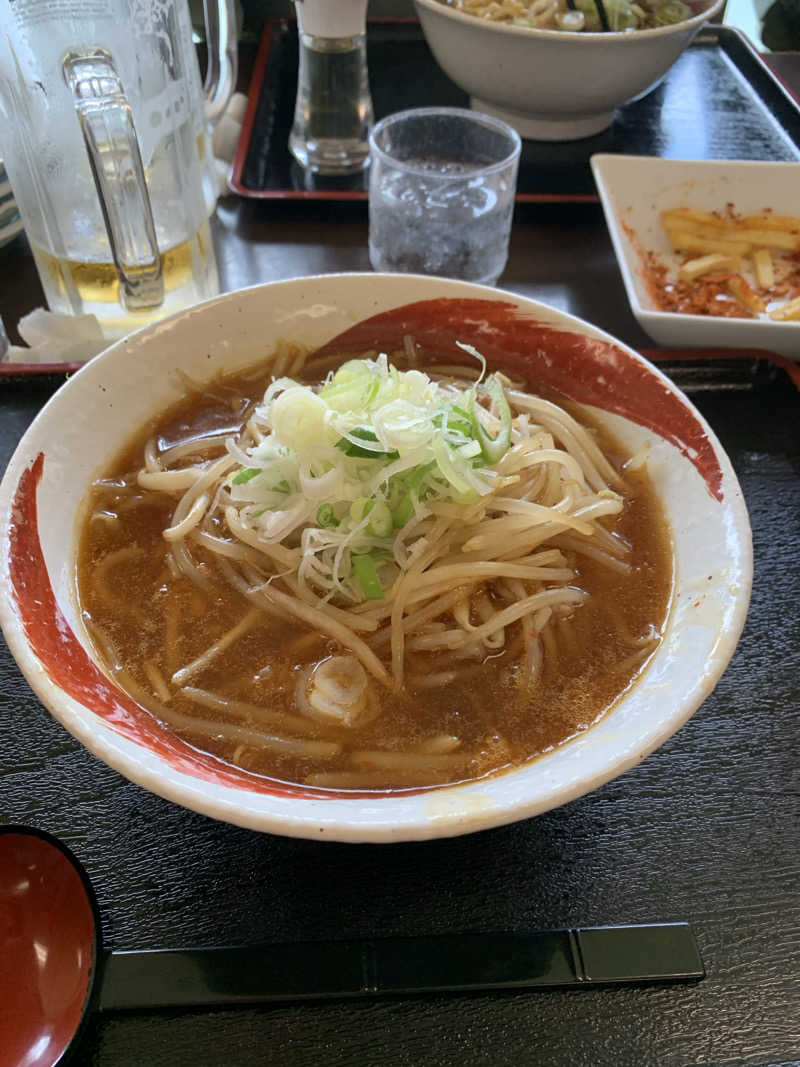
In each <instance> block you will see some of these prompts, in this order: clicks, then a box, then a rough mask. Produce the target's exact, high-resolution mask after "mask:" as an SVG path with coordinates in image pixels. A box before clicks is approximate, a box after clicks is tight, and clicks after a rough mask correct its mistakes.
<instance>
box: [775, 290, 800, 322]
mask: <svg viewBox="0 0 800 1067" xmlns="http://www.w3.org/2000/svg"><path fill="white" fill-rule="evenodd" d="M769 317H770V318H771V319H774V320H775V322H796V321H797V320H798V319H800V296H796V297H795V298H794V300H790V301H789V303H788V304H784V305H783V307H779V308H775V310H774V311H770V313H769Z"/></svg>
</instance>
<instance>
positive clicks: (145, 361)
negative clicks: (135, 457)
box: [0, 274, 752, 841]
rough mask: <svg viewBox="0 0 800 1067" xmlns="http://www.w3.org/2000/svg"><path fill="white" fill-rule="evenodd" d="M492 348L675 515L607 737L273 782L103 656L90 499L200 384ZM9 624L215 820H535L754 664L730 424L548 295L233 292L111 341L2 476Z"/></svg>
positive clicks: (51, 677)
mask: <svg viewBox="0 0 800 1067" xmlns="http://www.w3.org/2000/svg"><path fill="white" fill-rule="evenodd" d="M345 333H346V334H347V338H348V340H350V341H359V342H363V344H364V347H365V348H367V347H370V346H372V345H377V346H379V347H383V348H385V349H391V348H393V347H400V346H401V344H402V337H403V336H404V335H405V334H407V333H412V334H413V335H414V336H415V337H416V338H417V340H418V341H419V342H420V343H422V344H425V343H426V342H430V343H435V344H436V345H438V346H440V347H441V346H445V347H446V346H450V347H453V345H454V342H455V340H461V341H464V342H468V343H472V344H474V345H476V346H477V347H478V348H480V350H481V351H482V352H483V353H484V354H485V355H486V356H487V358H488V360H489V363H490V364H491V365H494V366H506V367H508V368H514V367H517V368H520V367H526V368H528V369H529V371H530V374H531V376H532V378H533V379H534V380H536V379H538V380H540V381H541V382H542V383H543V384H544V385H547V386H549V387H555V388H558V389H560V390H561V391H562V392H563V393H565V394H566V395H567V396H570V397H572V398H573V399H575V400H577V401H580V402H582V403H585V404H590V405H592V406H593V408H594V409H595V412H596V413H602V416H601V417H602V419H603V421H605V422H606V423H607V424H608V425H609V426H610V428H611V430H612V431H613V432H614V433H615V434H616V435H617V437H618V438H620V439H621V440H622V441H623V443H625V444H626V445H627V446H628V448H629V449H630V450H631V452H635V451H638V450H639V449H640V448H641V447H643V446H644V445H645V444H647V445H649V446H650V453H649V460H648V469H649V472H650V475H651V477H652V479H653V482H654V484H655V486H656V490H657V492H658V495H659V497H660V499H661V502H662V504H663V508H664V511H665V514H666V516H667V518H668V521H669V523H670V525H671V532H672V536H673V540H674V545H675V571H676V584H675V590H674V597H673V601H672V606H671V610H670V613H669V618H668V622H667V625H666V630H665V635H664V640H663V642H662V644H661V646H660V647H659V649H658V651H657V652H656V654H655V656H654V657H653V659H652V660H651V661H650V662H649V664H648V666H647V668H646V670H645V672H644V674H643V676H642V677H641V678H640V679H639V680H638V682H637V683H636V684H635V685H634V686H632V687H631V688H630V689H629V690H628V691H627V692H626V693H625V694H624V695H623V696H622V697H621V698H620V699H619V700H618V702H617V703H616V705H615V706H614V707H613V708H612V710H611V711H610V712H609V713H608V714H607V715H606V716H605V718H604V719H603V720H602V721H600V722H599V723H597V724H596V725H595V726H593V727H592V728H591V729H590V730H588V731H586V732H585V733H583V734H581V735H580V736H578V737H576V738H574V739H573V740H571V741H569V742H567V743H565V744H564V745H562V746H561V747H559V748H557V749H555V750H553V751H551V752H549V753H547V754H546V755H544V756H542V757H540V758H539V759H537V760H534V761H533V762H531V763H529V764H526V765H524V766H521V767H518V768H517V769H515V770H511V771H507V772H505V773H501V774H497V775H495V776H494V777H491V778H488V779H484V780H481V781H477V782H474V783H470V784H464V785H458V786H446V787H440V788H430V789H417V790H414V791H409V792H396V793H390V792H386V793H375V794H364V793H361V794H357V793H346V792H341V791H339V792H337V791H328V790H320V789H314V788H311V787H307V786H299V785H298V786H293V785H287V784H284V783H277V782H273V781H270V780H268V779H264V778H259V777H257V776H255V775H253V774H250V773H248V772H246V771H243V770H239V769H237V768H235V767H231V766H230V765H229V764H227V763H224V762H223V761H221V760H219V759H217V758H215V757H212V756H209V755H204V754H202V753H200V752H198V751H197V750H196V749H194V748H193V747H191V746H190V745H188V744H186V743H185V742H183V741H181V740H180V739H178V738H177V737H176V736H175V735H173V734H172V733H171V732H170V731H169V730H168V729H166V728H165V727H163V726H161V725H160V724H159V723H157V722H156V720H154V719H153V718H152V717H151V716H150V715H149V714H148V713H146V712H145V711H143V709H141V708H140V707H139V706H138V705H137V704H136V703H135V702H134V701H133V700H132V699H131V698H130V697H128V696H127V695H126V694H125V693H123V692H121V691H120V690H119V689H117V688H116V687H115V686H114V684H113V683H112V682H111V681H109V679H108V678H107V677H106V675H105V674H104V673H103V671H102V670H101V669H100V668H99V666H98V665H97V664H96V663H95V662H94V658H93V652H92V650H91V644H90V642H89V640H88V637H87V635H86V633H85V631H84V629H83V626H82V624H81V618H80V613H79V609H78V605H77V603H76V599H75V590H74V568H75V556H76V547H77V538H78V533H79V530H78V517H79V515H80V513H81V505H82V502H83V501H84V498H85V495H86V493H87V490H88V488H89V485H90V483H91V482H92V480H93V478H95V477H96V476H97V475H98V474H99V473H100V472H101V471H102V470H103V468H104V467H105V466H106V465H107V464H108V463H109V461H110V460H111V459H113V457H114V456H115V454H116V453H117V452H118V451H119V449H120V448H121V446H122V445H123V444H124V443H126V442H127V441H128V440H129V439H130V438H131V437H132V436H133V435H134V434H135V433H136V432H138V431H139V430H140V428H141V427H142V425H143V424H144V423H145V421H146V420H148V419H150V418H151V417H152V416H153V415H154V414H158V413H159V412H161V411H162V410H163V409H165V408H166V407H167V406H169V405H170V404H171V403H172V402H173V401H175V400H177V399H178V398H179V396H180V393H181V386H180V380H179V377H178V375H177V374H176V373H174V372H175V371H178V370H180V371H182V372H185V373H186V374H188V375H190V376H191V377H192V378H193V379H195V380H197V379H200V380H203V379H206V378H210V377H211V376H212V375H214V374H216V373H218V372H220V371H234V370H236V369H237V368H242V367H245V366H248V365H251V364H253V363H254V362H256V361H257V360H258V359H259V358H262V357H264V356H265V355H266V354H267V353H269V352H270V350H271V349H272V348H273V347H274V346H275V344H276V342H278V341H279V340H282V339H295V340H297V341H299V342H302V343H303V344H307V345H313V346H320V345H323V344H326V343H327V342H330V341H331V340H332V339H334V338H336V337H338V336H339V335H342V334H345ZM0 515H2V516H3V520H4V521H3V529H2V540H0V623H1V624H2V629H3V633H4V634H5V637H6V640H7V642H8V645H9V648H10V649H11V652H12V654H13V655H14V657H15V658H16V660H17V663H18V664H19V666H20V668H21V670H22V672H23V674H24V675H25V677H26V678H27V680H28V682H29V683H30V685H31V687H32V688H33V690H34V692H35V693H36V695H37V696H38V697H39V699H40V700H41V701H42V703H43V704H44V705H45V707H47V708H48V709H49V710H50V712H51V713H52V714H53V715H54V716H55V717H56V718H57V719H58V721H59V722H60V723H62V724H63V726H64V727H65V728H66V729H67V730H69V731H70V733H72V734H73V735H74V736H75V737H76V738H78V740H79V741H81V742H82V743H83V744H84V745H85V746H86V747H87V748H88V749H89V750H90V751H91V752H93V753H94V754H95V755H96V756H97V757H98V758H99V759H101V760H103V761H104V762H105V763H107V764H109V765H110V766H112V767H114V768H116V769H117V770H118V771H119V772H120V773H121V774H123V775H125V776H126V777H127V778H129V779H131V780H132V781H134V782H136V783H138V784H139V785H141V786H143V787H144V788H145V789H149V790H151V791H152V792H154V793H156V794H158V795H160V796H162V797H165V798H167V799H168V800H171V801H174V802H175V803H178V804H182V805H184V806H185V807H187V808H191V809H193V810H195V811H199V812H203V813H204V814H206V815H209V816H212V817H213V818H217V819H222V820H225V821H227V822H231V823H235V824H237V825H241V826H246V827H251V828H253V829H256V830H262V831H267V832H270V833H276V834H285V835H289V836H295V837H306V838H313V839H315V840H319V841H324V840H338V841H399V840H413V839H424V838H434V837H446V836H451V835H456V834H463V833H468V832H470V831H474V830H480V829H485V828H487V827H491V826H497V825H500V824H503V823H508V822H512V821H514V820H518V819H525V818H529V817H530V816H533V815H537V814H539V813H541V812H544V811H547V810H549V809H551V808H554V807H556V806H558V805H560V804H564V803H566V802H567V801H569V800H573V799H575V798H576V797H579V796H581V795H582V794H585V793H587V792H589V791H590V790H592V789H596V788H597V787H598V786H601V785H602V784H603V783H605V782H607V781H609V780H610V779H612V778H614V777H616V776H617V775H619V774H622V773H623V772H624V771H626V770H628V769H629V768H630V767H633V766H635V765H636V764H637V763H638V762H639V761H640V760H642V759H643V758H644V757H645V756H647V755H648V753H650V752H652V751H653V750H654V749H655V748H657V747H658V746H659V745H661V744H663V742H664V741H666V740H667V739H668V738H669V737H670V736H671V735H672V734H673V733H674V732H675V731H676V730H677V729H678V728H679V727H680V726H681V725H683V724H684V723H685V722H686V720H687V719H688V718H689V717H690V716H691V715H692V714H693V713H694V712H695V711H696V710H697V708H698V707H699V706H700V704H701V703H702V702H703V700H704V699H705V698H706V697H707V696H708V694H709V693H710V692H711V690H712V689H713V687H714V685H715V684H716V682H717V681H718V679H719V678H720V676H721V674H722V672H723V671H724V669H725V667H726V665H727V663H728V661H729V660H730V658H731V656H732V655H733V652H734V649H735V647H736V643H737V640H738V638H739V634H740V632H741V629H742V626H743V624H744V620H745V615H746V612H747V607H748V602H749V596H750V586H751V579H752V549H751V539H750V527H749V523H748V518H747V512H746V508H745V505H744V502H743V499H742V494H741V490H740V488H739V485H738V482H737V480H736V476H735V474H734V472H733V469H732V467H731V464H730V462H729V460H728V458H727V456H726V455H725V453H724V451H723V450H722V448H721V446H720V444H719V442H718V441H717V439H716V437H715V436H714V434H713V432H712V430H711V429H710V427H709V426H708V425H707V423H706V422H705V421H704V419H703V418H702V416H701V415H700V414H699V413H698V412H697V411H696V410H695V409H694V407H693V406H692V405H691V403H690V402H689V401H688V400H687V399H686V397H685V396H684V395H683V394H682V393H681V392H680V391H679V390H678V389H677V388H676V387H675V386H674V385H673V384H672V383H671V382H670V381H669V380H668V379H667V378H666V377H664V375H662V374H661V373H660V372H659V371H658V370H657V369H655V368H654V367H653V366H652V365H650V364H649V363H647V362H646V361H645V360H644V359H642V358H641V357H640V356H639V355H637V354H636V353H634V352H633V351H632V350H631V349H629V348H627V347H626V346H625V345H623V344H621V343H620V342H618V341H615V340H614V339H613V338H612V337H610V336H609V335H607V334H605V333H603V332H602V331H600V330H598V329H595V328H594V327H593V326H590V325H588V324H587V323H585V322H582V321H580V320H579V319H576V318H573V317H572V316H570V315H566V314H564V313H563V312H560V311H556V310H553V309H552V308H549V307H546V306H545V305H543V304H539V303H537V302H535V301H532V300H527V299H525V298H523V297H519V296H516V295H514V294H512V293H507V292H503V291H500V290H496V289H489V288H484V287H482V286H476V285H471V284H468V283H465V282H456V281H447V280H442V279H438V278H430V277H418V276H413V275H380V274H377V275H373V274H365V275H358V274H342V275H328V276H324V277H314V278H301V279H297V280H293V281H286V282H276V283H272V284H268V285H262V286H256V287H254V288H251V289H245V290H242V291H239V292H235V293H229V294H227V295H224V296H221V297H218V298H216V299H214V300H211V301H209V302H207V303H204V304H200V305H198V306H196V307H194V308H192V309H191V310H188V311H184V312H181V313H179V314H177V315H174V316H172V317H171V318H168V319H164V320H163V321H161V322H158V323H155V324H153V325H152V326H148V327H146V328H145V329H143V330H141V331H139V332H138V333H136V334H133V335H131V336H130V337H128V338H127V339H125V340H122V341H119V342H118V343H116V344H114V345H112V346H111V347H110V348H109V349H107V350H106V351H105V352H104V353H102V354H101V355H99V356H97V357H95V358H94V359H93V360H91V361H90V362H89V363H88V364H86V366H85V367H84V368H83V369H82V370H80V371H79V372H78V373H77V374H76V375H75V376H74V377H73V378H71V379H69V381H67V382H66V383H65V384H64V385H63V386H62V387H61V388H60V389H59V390H58V392H57V393H56V394H55V395H54V396H53V397H52V399H51V400H50V401H49V402H48V403H47V404H46V405H45V407H44V408H43V409H42V411H41V412H40V413H39V415H38V416H37V418H36V419H35V420H34V422H33V423H32V424H31V426H30V428H29V429H28V431H27V433H26V434H25V436H24V437H23V439H22V441H21V442H20V444H19V447H18V448H17V450H16V452H15V454H14V456H13V458H12V460H11V462H10V464H9V466H8V469H7V471H6V473H5V477H4V478H3V481H2V484H1V485H0Z"/></svg>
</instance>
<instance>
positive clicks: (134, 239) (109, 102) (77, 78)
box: [62, 48, 164, 311]
mask: <svg viewBox="0 0 800 1067" xmlns="http://www.w3.org/2000/svg"><path fill="white" fill-rule="evenodd" d="M62 70H63V73H64V80H65V81H66V83H67V85H68V86H69V88H70V89H71V90H72V94H73V98H74V99H73V102H74V104H75V110H76V112H77V114H78V121H79V122H80V126H81V131H82V133H83V139H84V141H85V143H86V151H87V152H88V153H89V164H90V166H91V168H92V175H93V177H94V183H95V187H96V189H97V195H98V197H99V199H100V208H101V210H102V212H103V220H104V222H105V224H106V233H107V234H108V242H109V244H110V245H111V255H112V256H113V259H114V265H115V266H116V269H117V276H118V277H119V285H120V302H121V303H122V305H123V306H124V307H125V308H126V310H128V311H142V310H144V309H145V308H156V307H160V306H161V304H162V303H163V302H164V278H163V275H162V270H161V255H160V253H159V251H158V242H157V240H156V228H155V224H154V222H153V211H152V208H151V206H150V194H149V193H148V191H147V184H146V182H145V178H144V167H143V166H142V156H141V153H140V151H139V142H138V141H137V139H136V131H135V130H134V128H133V119H132V117H131V109H130V105H129V104H128V101H127V99H126V97H125V93H124V92H123V89H122V85H121V83H120V80H119V75H118V74H117V72H116V69H115V67H114V61H113V59H112V57H111V55H110V53H108V52H106V51H105V50H104V49H102V48H91V49H87V50H86V51H83V52H67V54H66V55H65V56H64V59H63V60H62Z"/></svg>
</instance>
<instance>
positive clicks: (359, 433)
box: [336, 426, 400, 459]
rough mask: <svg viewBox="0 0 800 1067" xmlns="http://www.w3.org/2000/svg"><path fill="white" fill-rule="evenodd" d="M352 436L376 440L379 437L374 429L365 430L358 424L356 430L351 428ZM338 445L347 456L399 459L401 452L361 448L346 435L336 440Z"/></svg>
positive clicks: (365, 439) (364, 439) (363, 439)
mask: <svg viewBox="0 0 800 1067" xmlns="http://www.w3.org/2000/svg"><path fill="white" fill-rule="evenodd" d="M350 435H351V437H358V438H359V439H360V440H361V441H375V442H377V440H378V437H377V434H375V433H374V432H373V431H372V430H365V429H362V427H360V426H357V427H356V428H355V429H354V430H350ZM336 447H337V448H338V449H340V450H341V451H342V452H344V454H345V455H346V456H360V457H361V459H398V458H399V456H400V453H399V452H381V451H380V450H377V449H374V448H360V447H359V446H358V445H356V444H354V443H353V442H352V441H348V439H347V438H346V437H342V438H341V439H340V440H338V441H337V442H336Z"/></svg>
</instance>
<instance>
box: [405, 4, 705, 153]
mask: <svg viewBox="0 0 800 1067" xmlns="http://www.w3.org/2000/svg"><path fill="white" fill-rule="evenodd" d="M723 2H724V0H708V2H706V3H704V4H703V6H702V8H701V10H700V11H699V12H698V13H697V14H696V15H693V16H692V18H689V19H686V21H685V22H676V23H675V24H674V25H671V26H659V27H657V28H655V29H649V30H632V31H630V32H628V33H613V32H611V33H584V32H581V33H566V32H563V31H561V30H541V29H535V28H531V27H527V26H515V25H513V24H511V23H508V22H495V21H492V20H489V19H484V18H477V17H476V16H475V15H467V14H465V13H464V12H463V11H459V10H458V9H457V8H455V7H451V6H449V5H447V4H444V3H441V0H414V3H415V7H416V11H417V15H418V16H419V20H420V23H421V25H422V30H423V32H424V34H425V37H426V40H427V42H428V45H429V46H430V49H431V52H433V55H434V58H435V59H436V61H437V63H438V64H439V66H440V67H441V68H442V70H444V72H445V74H447V75H449V76H450V78H452V80H453V81H454V82H455V83H456V85H458V86H459V87H460V88H461V89H463V90H464V92H466V93H469V96H470V103H471V105H472V107H473V108H475V109H476V110H477V111H483V112H486V113H487V114H489V115H494V116H495V117H496V118H500V119H503V120H504V121H505V122H507V123H508V124H509V125H510V126H513V127H514V129H515V130H516V131H517V133H518V134H519V135H520V137H526V138H530V139H532V140H536V141H570V140H575V139H577V138H581V137H590V136H592V135H593V134H596V133H600V132H601V131H602V130H605V129H607V127H609V126H610V125H611V123H612V122H613V120H614V113H615V111H616V109H617V108H620V107H622V106H623V105H624V104H627V103H628V102H629V101H631V100H636V99H638V98H639V97H640V96H644V95H645V93H647V92H649V91H650V90H651V89H653V88H654V87H655V86H656V85H657V84H658V82H659V81H660V80H661V79H662V78H663V77H664V75H665V74H666V73H667V71H668V70H669V68H670V67H671V66H672V64H673V63H674V62H675V61H676V60H677V59H678V57H679V56H680V55H681V53H682V52H683V51H685V49H686V48H688V47H689V45H690V44H691V43H692V41H693V40H694V38H695V37H696V36H697V34H698V33H699V32H700V30H701V29H702V28H703V25H704V23H706V22H707V21H708V20H709V19H712V18H713V17H714V16H715V15H716V14H717V13H718V12H719V11H720V9H721V8H722V5H723Z"/></svg>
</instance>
